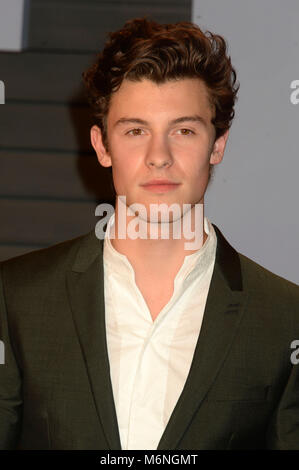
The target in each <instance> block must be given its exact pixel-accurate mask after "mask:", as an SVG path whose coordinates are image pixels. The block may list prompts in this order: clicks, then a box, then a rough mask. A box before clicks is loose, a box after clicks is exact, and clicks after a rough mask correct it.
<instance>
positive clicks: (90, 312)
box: [67, 232, 121, 450]
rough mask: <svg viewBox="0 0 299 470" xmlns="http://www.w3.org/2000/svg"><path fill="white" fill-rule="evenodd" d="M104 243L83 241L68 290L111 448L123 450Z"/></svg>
mask: <svg viewBox="0 0 299 470" xmlns="http://www.w3.org/2000/svg"><path fill="white" fill-rule="evenodd" d="M102 259H103V241H102V240H99V239H97V238H96V236H95V234H94V232H91V233H90V234H89V235H88V236H86V237H85V238H83V240H82V245H81V246H80V249H79V251H78V254H77V257H76V261H75V263H74V265H73V268H72V271H69V272H68V273H67V290H68V294H69V302H70V305H71V310H72V314H73V320H74V324H75V327H76V331H77V335H78V339H79V342H80V346H81V349H82V354H83V357H84V359H85V364H86V368H87V374H88V378H89V382H90V387H91V390H92V394H93V398H94V402H95V407H96V410H97V413H98V417H99V420H100V422H101V425H102V428H103V432H104V435H105V437H106V440H107V443H108V448H110V449H113V450H118V449H121V444H120V438H119V432H118V424H117V417H116V411H115V405H114V399H113V390H112V384H111V379H110V367H109V359H108V352H107V343H106V326H105V310H104V281H103V280H104V275H103V262H102Z"/></svg>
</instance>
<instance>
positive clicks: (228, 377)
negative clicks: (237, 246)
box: [0, 226, 299, 450]
mask: <svg viewBox="0 0 299 470" xmlns="http://www.w3.org/2000/svg"><path fill="white" fill-rule="evenodd" d="M214 228H215V230H216V234H217V254H216V262H215V268H214V272H213V277H212V281H211V285H210V289H209V294H208V299H207V303H206V308H205V313H204V318H203V323H202V328H201V331H200V334H199V337H198V341H197V345H196V349H195V353H194V357H193V360H192V365H191V369H190V371H189V374H188V377H187V380H186V383H185V386H184V389H183V391H182V393H181V395H180V397H179V400H178V402H177V404H176V406H175V409H174V411H173V413H172V415H171V417H170V419H169V422H168V424H167V427H166V429H165V431H164V433H163V435H162V437H161V440H160V442H159V446H158V450H160V449H167V450H169V449H193V450H200V449H299V364H298V365H296V364H294V363H293V362H294V361H291V359H290V356H291V354H292V352H293V349H291V343H292V341H293V340H295V339H299V287H298V286H296V285H295V284H293V283H291V282H288V281H286V280H284V279H282V278H280V277H278V276H276V275H274V274H272V273H270V272H269V271H267V270H265V269H264V268H262V267H261V266H259V265H258V264H256V263H254V262H253V261H251V260H250V259H248V258H247V257H245V256H243V255H241V254H239V253H237V252H236V251H235V250H234V249H233V248H232V247H231V246H230V245H229V243H228V242H227V241H226V240H225V238H224V237H223V235H222V234H221V232H220V231H219V229H218V228H217V227H216V226H214ZM102 247H103V242H102V240H98V239H97V238H96V236H95V234H94V231H92V232H91V233H89V234H87V235H84V236H82V237H78V238H76V239H73V240H69V241H66V242H63V243H60V244H58V245H55V246H53V247H50V248H47V249H43V250H39V251H36V252H32V253H29V254H26V255H23V256H21V257H17V258H13V259H10V260H8V261H5V262H3V263H1V282H0V339H1V340H2V341H3V342H4V344H5V364H2V365H0V448H1V449H112V450H117V449H121V444H120V439H119V433H118V424H117V416H116V411H115V406H114V400H113V392H112V385H111V379H110V370H109V360H108V353H107V343H106V331H105V312H104V282H103V262H102V260H103V258H102V254H103V253H102ZM144 425H145V426H146V423H144Z"/></svg>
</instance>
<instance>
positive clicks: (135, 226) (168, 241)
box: [111, 198, 207, 279]
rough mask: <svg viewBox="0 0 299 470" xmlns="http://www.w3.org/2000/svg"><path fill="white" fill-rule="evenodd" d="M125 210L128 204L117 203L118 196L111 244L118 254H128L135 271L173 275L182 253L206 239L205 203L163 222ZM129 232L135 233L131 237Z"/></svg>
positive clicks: (188, 252) (196, 249) (199, 244)
mask: <svg viewBox="0 0 299 470" xmlns="http://www.w3.org/2000/svg"><path fill="white" fill-rule="evenodd" d="M128 212H129V211H128V210H127V206H125V205H124V204H123V203H120V204H119V200H118V198H117V200H116V205H115V231H114V238H112V239H111V243H112V246H113V247H114V248H115V249H116V250H117V251H118V252H119V253H121V254H124V255H125V256H127V258H128V260H129V261H130V263H131V264H132V266H133V268H134V270H135V272H136V271H142V270H143V271H146V272H147V273H151V274H152V275H153V276H155V277H156V278H158V279H159V278H164V277H165V275H166V274H167V275H168V276H169V275H170V274H171V273H173V274H174V275H175V274H176V272H177V271H178V270H179V268H180V266H181V265H182V263H183V261H184V258H185V256H186V255H190V254H192V253H195V252H196V251H198V250H199V249H200V248H201V247H202V245H203V244H204V243H205V241H206V239H207V234H206V233H205V231H204V204H200V205H196V207H195V206H193V207H192V208H191V209H190V211H188V214H187V213H185V214H184V216H182V217H180V218H178V219H176V220H171V219H170V221H169V222H166V223H165V222H164V223H161V222H152V221H151V220H150V218H145V219H141V218H140V217H138V216H136V215H130V214H132V213H130V212H129V214H128ZM184 224H185V225H184ZM124 226H125V230H124ZM121 233H122V235H121ZM132 233H135V234H138V236H137V237H134V238H133V237H132ZM153 234H154V236H155V238H153ZM191 235H192V236H193V239H192V238H191ZM141 236H142V237H143V238H141Z"/></svg>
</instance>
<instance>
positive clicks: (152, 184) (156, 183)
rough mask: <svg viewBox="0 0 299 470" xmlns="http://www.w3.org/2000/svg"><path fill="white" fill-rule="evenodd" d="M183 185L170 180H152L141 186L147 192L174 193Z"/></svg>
mask: <svg viewBox="0 0 299 470" xmlns="http://www.w3.org/2000/svg"><path fill="white" fill-rule="evenodd" d="M180 184H181V183H174V182H172V181H168V180H152V181H148V182H147V183H145V184H142V185H141V186H142V187H143V188H144V189H145V190H146V191H151V192H154V193H166V192H168V191H173V190H175V189H176V188H178V187H179V186H180Z"/></svg>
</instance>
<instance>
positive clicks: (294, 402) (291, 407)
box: [267, 364, 299, 450]
mask: <svg viewBox="0 0 299 470" xmlns="http://www.w3.org/2000/svg"><path fill="white" fill-rule="evenodd" d="M267 442H268V446H267V448H268V449H274V450H299V364H297V365H293V366H292V369H291V374H290V376H289V380H288V382H287V385H286V387H285V389H284V392H283V395H282V397H281V400H280V402H279V405H278V408H277V409H276V410H275V413H274V415H273V418H272V421H271V424H270V426H269V429H268V436H267Z"/></svg>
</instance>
